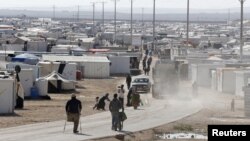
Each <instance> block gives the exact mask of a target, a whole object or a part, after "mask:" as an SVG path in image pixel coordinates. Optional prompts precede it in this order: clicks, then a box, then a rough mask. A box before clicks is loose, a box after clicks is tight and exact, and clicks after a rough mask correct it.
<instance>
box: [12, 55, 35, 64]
mask: <svg viewBox="0 0 250 141" xmlns="http://www.w3.org/2000/svg"><path fill="white" fill-rule="evenodd" d="M11 61H12V62H24V63H26V64H31V65H35V64H37V62H38V61H39V57H37V56H35V55H33V54H29V53H24V54H20V55H17V56H16V57H14V58H12V60H11Z"/></svg>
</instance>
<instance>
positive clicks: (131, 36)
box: [130, 0, 133, 47]
mask: <svg viewBox="0 0 250 141" xmlns="http://www.w3.org/2000/svg"><path fill="white" fill-rule="evenodd" d="M130 41H131V47H132V46H133V0H131V20H130Z"/></svg>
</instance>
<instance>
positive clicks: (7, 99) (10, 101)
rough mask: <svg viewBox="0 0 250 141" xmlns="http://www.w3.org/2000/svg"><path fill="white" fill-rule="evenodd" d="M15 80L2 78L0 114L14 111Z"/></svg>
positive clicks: (0, 81)
mask: <svg viewBox="0 0 250 141" xmlns="http://www.w3.org/2000/svg"><path fill="white" fill-rule="evenodd" d="M14 84H15V82H14V80H13V79H0V114H11V113H14V108H15V103H16V102H15V100H16V94H15V85H14Z"/></svg>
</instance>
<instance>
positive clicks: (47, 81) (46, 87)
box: [36, 71, 75, 96]
mask: <svg viewBox="0 0 250 141" xmlns="http://www.w3.org/2000/svg"><path fill="white" fill-rule="evenodd" d="M36 86H37V87H38V90H39V95H40V96H46V95H47V94H48V93H60V92H63V91H71V90H75V81H70V80H67V79H65V78H64V77H63V76H62V75H60V74H59V73H57V72H56V71H53V72H52V73H51V74H49V75H47V76H45V77H40V78H39V79H38V80H37V81H36Z"/></svg>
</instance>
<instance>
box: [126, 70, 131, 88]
mask: <svg viewBox="0 0 250 141" xmlns="http://www.w3.org/2000/svg"><path fill="white" fill-rule="evenodd" d="M131 81H132V78H131V75H130V74H128V75H127V77H126V83H127V87H128V90H129V88H130V85H131Z"/></svg>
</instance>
